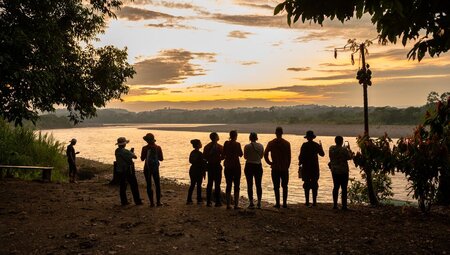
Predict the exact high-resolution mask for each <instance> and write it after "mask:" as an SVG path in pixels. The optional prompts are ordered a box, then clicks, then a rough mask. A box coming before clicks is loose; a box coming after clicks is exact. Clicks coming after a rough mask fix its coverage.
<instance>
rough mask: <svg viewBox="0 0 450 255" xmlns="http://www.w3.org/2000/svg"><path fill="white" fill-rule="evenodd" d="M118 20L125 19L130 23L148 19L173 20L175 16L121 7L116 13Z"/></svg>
mask: <svg viewBox="0 0 450 255" xmlns="http://www.w3.org/2000/svg"><path fill="white" fill-rule="evenodd" d="M116 15H117V17H118V18H122V19H127V20H130V21H137V20H150V19H161V18H162V19H173V18H176V17H175V16H172V15H169V14H166V13H162V12H155V11H150V10H146V9H141V8H135V7H130V6H125V7H122V8H121V9H120V10H119V11H118V12H117V13H116Z"/></svg>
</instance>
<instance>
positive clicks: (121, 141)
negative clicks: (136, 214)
mask: <svg viewBox="0 0 450 255" xmlns="http://www.w3.org/2000/svg"><path fill="white" fill-rule="evenodd" d="M129 142H130V141H129V140H127V139H126V138H125V137H119V138H117V143H116V145H117V146H118V148H117V149H116V151H115V155H116V162H117V170H118V173H119V176H120V202H121V204H122V205H128V204H129V203H128V199H127V193H126V191H127V182H128V183H129V184H130V188H131V192H132V194H133V200H134V203H135V204H136V205H142V201H141V198H140V195H139V189H138V184H137V180H136V175H135V172H134V163H133V159H134V158H137V156H136V154H134V148H131V150H127V149H125V146H126V145H127V143H129Z"/></svg>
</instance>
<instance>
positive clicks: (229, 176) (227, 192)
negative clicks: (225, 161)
mask: <svg viewBox="0 0 450 255" xmlns="http://www.w3.org/2000/svg"><path fill="white" fill-rule="evenodd" d="M224 172H225V182H226V184H227V185H226V187H225V198H226V200H227V209H230V208H231V186H232V185H233V173H232V171H231V169H230V168H227V167H225V171H224Z"/></svg>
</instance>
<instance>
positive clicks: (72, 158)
mask: <svg viewBox="0 0 450 255" xmlns="http://www.w3.org/2000/svg"><path fill="white" fill-rule="evenodd" d="M75 144H77V139H75V138H72V140H70V144H69V145H68V146H67V150H66V155H67V162H68V163H69V182H70V183H76V182H77V181H76V180H77V172H78V171H77V164H76V154H78V153H80V152H75V148H74V147H73V146H75Z"/></svg>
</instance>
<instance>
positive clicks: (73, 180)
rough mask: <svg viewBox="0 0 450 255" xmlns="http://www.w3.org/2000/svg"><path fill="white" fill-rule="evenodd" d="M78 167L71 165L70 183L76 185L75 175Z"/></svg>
mask: <svg viewBox="0 0 450 255" xmlns="http://www.w3.org/2000/svg"><path fill="white" fill-rule="evenodd" d="M76 169H77V168H76V166H75V165H74V164H72V163H69V182H70V183H74V182H75V173H76Z"/></svg>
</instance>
